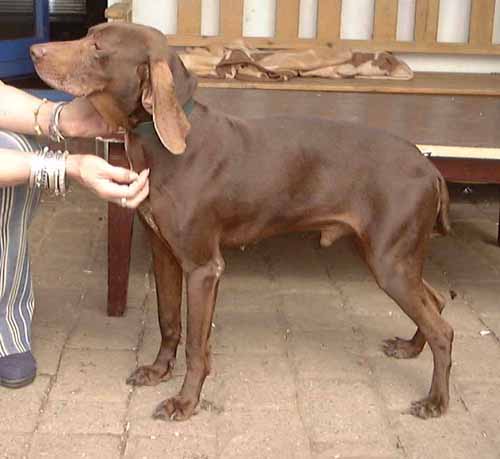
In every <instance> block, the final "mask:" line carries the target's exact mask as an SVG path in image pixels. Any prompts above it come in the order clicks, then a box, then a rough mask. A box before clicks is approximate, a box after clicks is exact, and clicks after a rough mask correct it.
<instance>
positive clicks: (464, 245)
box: [0, 187, 500, 459]
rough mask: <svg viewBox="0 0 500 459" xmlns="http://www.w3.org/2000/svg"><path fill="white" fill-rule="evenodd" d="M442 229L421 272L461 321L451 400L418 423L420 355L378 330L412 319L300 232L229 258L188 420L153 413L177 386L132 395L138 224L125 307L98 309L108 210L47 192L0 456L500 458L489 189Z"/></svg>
mask: <svg viewBox="0 0 500 459" xmlns="http://www.w3.org/2000/svg"><path fill="white" fill-rule="evenodd" d="M455 191H456V192H455V193H454V200H453V205H452V213H451V215H452V221H453V226H454V231H455V233H454V235H453V236H449V237H446V238H439V239H434V240H433V241H432V247H431V256H430V259H429V263H428V265H427V269H426V278H427V280H428V281H430V282H431V283H432V284H433V285H434V286H435V287H437V288H438V289H439V290H440V291H441V292H443V293H445V294H446V295H447V297H448V298H449V296H450V295H449V292H450V290H453V291H455V292H456V293H457V294H458V295H457V297H456V298H455V299H454V300H453V301H451V300H449V301H448V305H447V308H446V310H445V312H444V315H445V317H446V318H447V320H449V322H450V323H451V324H452V325H453V326H454V328H455V344H454V353H453V361H454V366H453V369H452V377H451V407H450V410H449V413H448V414H447V415H446V416H445V417H443V418H441V419H432V420H428V421H422V420H420V419H416V418H413V417H411V416H409V415H407V414H404V411H405V410H406V409H407V408H408V406H409V405H410V402H411V401H412V400H417V399H420V398H422V397H423V396H425V395H426V393H427V390H428V388H429V385H430V379H431V371H432V356H431V354H430V351H429V350H428V348H426V349H425V351H424V352H423V354H422V355H421V356H420V358H418V359H414V360H410V361H401V360H394V359H389V358H387V357H385V356H384V354H383V353H382V352H381V350H380V344H381V342H382V340H383V339H384V338H389V337H392V336H396V335H397V336H410V335H411V334H412V333H413V331H414V326H413V325H412V324H411V323H410V321H409V320H408V319H407V318H406V317H404V316H403V314H402V313H401V312H400V311H399V309H398V307H397V306H396V305H394V304H393V303H392V302H391V300H390V299H388V298H387V297H386V296H385V295H384V294H383V293H382V292H381V291H379V290H378V289H377V287H376V285H375V283H374V281H373V280H372V279H371V278H370V275H369V273H368V272H367V270H366V268H365V267H364V266H363V264H362V263H361V262H360V261H359V259H358V257H357V256H356V255H355V253H354V251H353V249H352V247H351V245H350V243H349V241H340V242H338V243H337V244H336V245H335V246H334V247H332V248H330V249H328V250H320V249H318V241H317V237H316V236H314V237H312V236H303V235H294V236H286V237H280V238H276V239H273V240H269V241H266V242H264V243H262V244H260V245H259V246H256V247H248V248H247V249H246V250H245V251H244V252H242V251H230V252H227V253H226V261H227V273H226V274H225V276H224V278H223V281H222V284H221V288H220V295H219V300H218V304H217V308H216V316H215V320H214V322H215V325H214V326H215V328H214V335H215V336H214V338H215V339H214V340H213V350H214V362H213V374H212V375H211V376H209V377H208V378H207V381H206V383H205V387H204V390H203V394H202V396H203V402H202V404H201V409H200V410H199V413H198V414H197V415H196V416H194V417H193V418H192V419H191V420H189V421H188V422H184V423H175V422H162V421H154V420H153V419H152V418H151V413H152V411H153V409H154V408H155V406H156V404H158V403H159V402H160V401H162V400H163V399H165V398H166V397H168V396H171V395H173V394H175V393H176V391H177V390H178V389H179V388H180V385H181V383H182V373H183V368H184V366H185V364H184V358H183V352H184V349H183V347H182V348H181V349H180V358H179V362H178V368H177V370H176V373H175V374H176V377H175V378H174V379H173V380H171V381H169V382H167V383H164V384H161V385H160V386H157V387H145V388H131V387H129V386H127V385H125V379H126V377H127V375H128V374H129V372H131V371H132V370H133V369H134V368H135V367H136V366H137V365H138V364H142V363H149V362H151V361H152V359H153V358H154V356H155V353H156V350H157V347H158V343H159V332H158V328H157V323H156V304H155V294H154V289H153V287H152V285H153V279H152V276H151V262H150V256H149V253H148V249H147V241H146V239H145V234H144V231H143V230H142V228H141V227H140V225H136V227H135V229H136V231H135V236H134V247H133V249H134V253H133V262H132V273H131V281H130V297H129V307H128V309H127V313H126V316H125V317H123V318H108V317H106V313H105V308H106V269H107V268H106V213H105V209H106V208H105V204H104V203H102V202H100V201H99V200H98V199H97V198H95V197H93V196H91V195H90V194H88V193H87V192H84V191H82V190H80V189H78V188H73V190H72V192H71V193H70V194H69V195H68V197H67V198H66V199H65V200H63V201H61V200H56V199H53V198H50V199H49V198H46V199H44V203H43V205H42V207H41V209H40V210H39V213H38V216H37V218H36V220H35V222H34V224H33V227H32V233H31V254H32V258H33V270H34V277H35V284H36V285H35V287H36V297H37V307H36V314H35V320H34V327H33V341H34V346H33V347H34V353H35V355H36V357H37V359H38V363H39V375H38V377H37V379H36V382H35V383H34V384H32V385H31V386H29V387H27V388H25V389H21V390H16V391H12V390H6V389H0V457H7V458H17V457H30V458H35V457H36V458H38V457H44V458H76V457H86V458H89V457H91V458H93V457H96V458H100V459H103V458H106V459H107V458H119V457H126V458H169V459H175V458H186V459H188V458H190V459H208V458H210V459H211V458H252V459H254V458H279V459H282V458H299V459H304V458H310V457H313V458H343V457H349V458H355V457H356V458H439V459H444V458H482V459H486V458H500V435H498V432H500V341H499V338H500V300H499V298H500V249H499V248H498V247H496V246H495V244H494V242H495V239H496V231H497V224H496V218H497V214H498V208H497V205H496V204H494V203H493V201H494V197H495V196H496V195H495V194H492V193H490V189H488V188H475V189H474V192H473V193H472V194H467V195H465V194H463V193H460V187H456V190H455Z"/></svg>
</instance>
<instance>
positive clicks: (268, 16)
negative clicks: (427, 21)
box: [108, 0, 500, 73]
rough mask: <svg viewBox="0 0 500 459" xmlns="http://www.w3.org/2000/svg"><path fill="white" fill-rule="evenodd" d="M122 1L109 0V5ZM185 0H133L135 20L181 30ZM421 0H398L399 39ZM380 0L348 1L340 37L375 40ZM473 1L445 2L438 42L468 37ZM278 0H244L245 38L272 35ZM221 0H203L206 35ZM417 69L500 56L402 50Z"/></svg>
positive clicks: (310, 3)
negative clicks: (179, 14) (181, 5)
mask: <svg viewBox="0 0 500 459" xmlns="http://www.w3.org/2000/svg"><path fill="white" fill-rule="evenodd" d="M116 1H118V0H108V2H109V4H112V3H115V2H116ZM178 1H182V0H133V3H134V8H133V18H134V22H139V23H143V24H148V25H152V26H154V27H157V28H158V29H160V30H162V31H163V32H164V33H169V34H173V33H175V32H176V28H177V24H176V22H177V21H176V17H177V3H178ZM415 1H416V0H399V11H398V30H397V38H398V39H399V40H412V39H413V33H414V20H413V19H414V17H415ZM374 3H375V0H344V2H343V7H342V22H341V36H342V38H346V39H366V38H370V37H371V35H372V31H373V19H372V18H373V11H374ZM496 4H497V7H496V12H495V28H494V42H495V43H500V0H496ZM470 8H471V0H441V2H440V20H439V28H438V40H439V41H443V42H463V41H466V40H467V39H468V23H469V14H470ZM275 9H276V0H245V14H244V20H243V31H244V35H245V36H264V37H265V36H272V35H273V33H274V26H275ZM300 11H301V18H300V24H299V36H300V37H303V38H313V37H314V36H315V34H316V22H317V0H301V4H300ZM218 30H219V0H202V33H203V34H204V35H217V33H218ZM401 56H402V57H403V58H404V59H405V60H406V61H407V62H408V63H409V64H410V66H411V67H412V68H413V69H414V70H421V71H444V72H450V71H451V72H453V71H455V72H484V73H489V72H500V57H482V56H471V57H456V56H452V55H449V56H435V55H434V56H425V55H413V54H401Z"/></svg>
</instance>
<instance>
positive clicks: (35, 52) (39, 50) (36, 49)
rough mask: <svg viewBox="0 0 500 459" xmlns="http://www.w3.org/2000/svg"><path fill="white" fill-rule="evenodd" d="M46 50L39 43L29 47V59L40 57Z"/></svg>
mask: <svg viewBox="0 0 500 459" xmlns="http://www.w3.org/2000/svg"><path fill="white" fill-rule="evenodd" d="M46 53H47V52H46V50H45V48H44V47H43V46H40V45H33V46H32V47H31V48H30V54H31V59H33V60H34V61H36V60H38V59H41V58H42V57H43V56H45V54H46Z"/></svg>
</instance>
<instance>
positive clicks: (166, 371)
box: [127, 228, 182, 386]
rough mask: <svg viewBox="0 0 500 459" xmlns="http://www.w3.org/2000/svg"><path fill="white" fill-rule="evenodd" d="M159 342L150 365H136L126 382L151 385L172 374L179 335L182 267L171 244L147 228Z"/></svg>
mask: <svg viewBox="0 0 500 459" xmlns="http://www.w3.org/2000/svg"><path fill="white" fill-rule="evenodd" d="M148 229H149V234H150V239H151V248H152V249H153V263H154V272H155V280H156V297H157V301H158V321H159V324H160V330H161V345H160V350H159V351H158V355H157V357H156V359H155V361H154V363H153V364H152V365H145V366H142V367H139V368H137V370H135V371H134V372H133V373H132V374H131V375H130V376H129V377H128V379H127V384H131V385H136V386H154V385H156V384H158V383H160V382H161V381H166V380H168V379H170V378H171V377H172V371H173V369H174V365H175V358H176V353H177V346H178V345H179V341H180V338H181V301H182V270H181V267H180V265H179V263H178V262H177V260H176V259H175V257H174V256H173V254H172V252H171V250H170V247H168V245H167V244H166V243H165V242H164V241H163V240H161V239H160V237H159V236H157V235H156V234H155V233H154V231H152V230H151V229H150V228H148Z"/></svg>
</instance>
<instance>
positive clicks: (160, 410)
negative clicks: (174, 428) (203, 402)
mask: <svg viewBox="0 0 500 459" xmlns="http://www.w3.org/2000/svg"><path fill="white" fill-rule="evenodd" d="M196 405H197V402H193V401H192V400H189V399H185V398H183V397H180V396H177V397H172V398H169V399H167V400H165V401H163V402H161V403H160V404H159V405H158V406H157V407H156V410H155V411H154V413H153V419H161V420H163V421H168V420H171V421H186V420H187V419H189V418H190V417H191V416H192V415H193V414H194V410H195V408H196Z"/></svg>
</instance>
